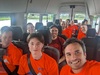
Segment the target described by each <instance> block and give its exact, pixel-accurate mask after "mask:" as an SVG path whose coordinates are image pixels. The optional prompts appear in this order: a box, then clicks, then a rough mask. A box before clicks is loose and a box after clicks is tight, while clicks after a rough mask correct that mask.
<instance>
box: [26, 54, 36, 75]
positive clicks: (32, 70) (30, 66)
mask: <svg viewBox="0 0 100 75" xmlns="http://www.w3.org/2000/svg"><path fill="white" fill-rule="evenodd" d="M27 61H28V66H29V69H30V71H31V72H32V74H33V75H37V74H36V73H35V71H34V69H33V68H32V65H31V63H30V53H28V54H27Z"/></svg>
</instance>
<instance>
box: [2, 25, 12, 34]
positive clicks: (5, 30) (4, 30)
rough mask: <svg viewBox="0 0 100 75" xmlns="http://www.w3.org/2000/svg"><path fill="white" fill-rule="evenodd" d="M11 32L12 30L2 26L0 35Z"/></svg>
mask: <svg viewBox="0 0 100 75" xmlns="http://www.w3.org/2000/svg"><path fill="white" fill-rule="evenodd" d="M9 31H11V32H12V28H10V27H8V26H3V27H2V28H1V34H3V33H4V32H9Z"/></svg>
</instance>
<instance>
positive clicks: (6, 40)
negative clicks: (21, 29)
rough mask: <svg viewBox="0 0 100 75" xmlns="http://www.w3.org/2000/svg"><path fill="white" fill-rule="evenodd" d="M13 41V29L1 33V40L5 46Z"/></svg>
mask: <svg viewBox="0 0 100 75" xmlns="http://www.w3.org/2000/svg"><path fill="white" fill-rule="evenodd" d="M11 41H12V32H11V31H9V32H4V33H3V34H2V35H1V42H2V46H3V47H8V46H9V44H10V43H11Z"/></svg>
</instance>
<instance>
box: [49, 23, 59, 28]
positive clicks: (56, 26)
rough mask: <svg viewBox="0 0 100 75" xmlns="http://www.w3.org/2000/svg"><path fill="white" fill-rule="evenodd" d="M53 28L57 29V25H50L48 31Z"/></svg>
mask: <svg viewBox="0 0 100 75" xmlns="http://www.w3.org/2000/svg"><path fill="white" fill-rule="evenodd" d="M53 27H56V28H57V29H58V26H57V25H55V24H54V25H52V26H50V27H49V29H51V28H53Z"/></svg>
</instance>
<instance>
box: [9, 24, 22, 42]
mask: <svg viewBox="0 0 100 75" xmlns="http://www.w3.org/2000/svg"><path fill="white" fill-rule="evenodd" d="M11 28H12V32H13V40H16V41H19V40H21V39H22V37H23V32H22V29H21V27H17V26H12V27H11Z"/></svg>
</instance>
